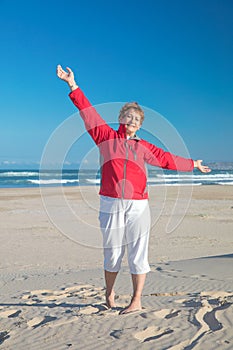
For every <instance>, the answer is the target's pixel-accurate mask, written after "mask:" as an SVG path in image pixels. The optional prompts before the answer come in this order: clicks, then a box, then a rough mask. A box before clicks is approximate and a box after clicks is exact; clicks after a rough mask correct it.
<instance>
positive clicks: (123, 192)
mask: <svg viewBox="0 0 233 350" xmlns="http://www.w3.org/2000/svg"><path fill="white" fill-rule="evenodd" d="M125 150H126V151H125V161H124V170H123V185H122V192H121V194H122V198H123V199H124V198H125V180H126V167H127V163H128V158H129V146H128V142H127V140H125Z"/></svg>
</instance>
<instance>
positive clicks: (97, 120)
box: [69, 88, 113, 145]
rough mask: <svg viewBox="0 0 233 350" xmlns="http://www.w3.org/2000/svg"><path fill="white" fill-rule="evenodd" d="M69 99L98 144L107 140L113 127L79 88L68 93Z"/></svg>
mask: <svg viewBox="0 0 233 350" xmlns="http://www.w3.org/2000/svg"><path fill="white" fill-rule="evenodd" d="M69 97H70V99H71V101H72V102H73V103H74V105H75V106H76V107H77V108H78V109H79V111H80V115H81V117H82V119H83V121H84V124H85V128H86V130H87V131H88V133H89V134H90V135H91V137H92V138H93V140H94V141H95V143H96V144H97V145H98V144H100V143H101V142H103V141H105V140H107V139H108V138H109V137H110V134H111V133H112V132H113V129H111V128H110V126H109V125H107V124H106V122H105V121H104V120H103V119H102V118H101V116H100V115H99V114H98V112H97V111H96V109H95V108H94V107H93V106H92V105H91V103H90V102H89V100H88V99H87V98H86V96H85V95H84V93H83V92H82V90H81V89H80V88H77V89H75V90H74V91H72V92H71V93H70V94H69Z"/></svg>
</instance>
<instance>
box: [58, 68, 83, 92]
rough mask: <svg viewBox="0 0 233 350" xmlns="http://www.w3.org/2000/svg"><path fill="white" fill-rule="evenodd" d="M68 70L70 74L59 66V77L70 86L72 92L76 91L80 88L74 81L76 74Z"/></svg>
mask: <svg viewBox="0 0 233 350" xmlns="http://www.w3.org/2000/svg"><path fill="white" fill-rule="evenodd" d="M66 69H67V71H68V72H66V71H65V70H64V69H63V68H62V66H60V64H59V65H58V66H57V76H58V78H60V79H61V80H64V81H65V82H66V83H67V84H68V85H69V87H70V90H71V91H74V90H76V89H77V88H78V85H77V84H76V82H75V79H74V73H73V71H72V70H71V69H70V68H69V67H66Z"/></svg>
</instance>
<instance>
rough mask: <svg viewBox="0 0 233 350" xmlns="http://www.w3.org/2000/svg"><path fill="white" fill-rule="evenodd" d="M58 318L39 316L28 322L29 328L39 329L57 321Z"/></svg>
mask: <svg viewBox="0 0 233 350" xmlns="http://www.w3.org/2000/svg"><path fill="white" fill-rule="evenodd" d="M56 319H57V317H52V316H38V317H34V318H33V319H32V320H29V321H28V322H27V325H28V327H31V328H37V327H40V326H44V325H45V324H47V323H49V322H52V321H55V320H56Z"/></svg>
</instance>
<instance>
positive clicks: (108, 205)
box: [99, 196, 150, 274]
mask: <svg viewBox="0 0 233 350" xmlns="http://www.w3.org/2000/svg"><path fill="white" fill-rule="evenodd" d="M99 220H100V227H101V231H102V234H103V248H104V269H105V270H107V271H110V272H118V271H119V270H120V267H121V261H122V258H123V256H124V253H125V247H126V246H127V250H128V264H129V268H130V272H131V273H132V274H142V273H147V272H149V271H150V266H149V264H148V243H149V232H150V209H149V205H148V200H147V199H142V200H128V199H121V198H112V197H106V196H100V213H99Z"/></svg>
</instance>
